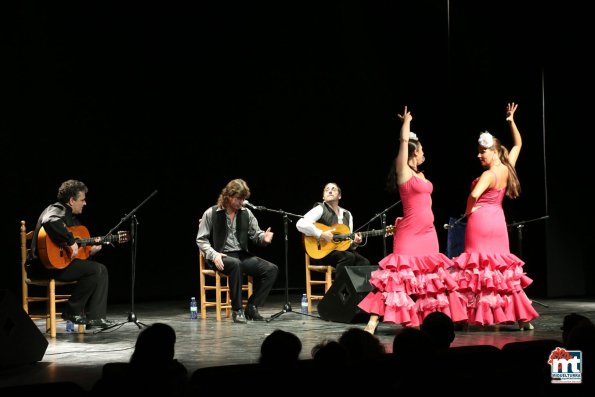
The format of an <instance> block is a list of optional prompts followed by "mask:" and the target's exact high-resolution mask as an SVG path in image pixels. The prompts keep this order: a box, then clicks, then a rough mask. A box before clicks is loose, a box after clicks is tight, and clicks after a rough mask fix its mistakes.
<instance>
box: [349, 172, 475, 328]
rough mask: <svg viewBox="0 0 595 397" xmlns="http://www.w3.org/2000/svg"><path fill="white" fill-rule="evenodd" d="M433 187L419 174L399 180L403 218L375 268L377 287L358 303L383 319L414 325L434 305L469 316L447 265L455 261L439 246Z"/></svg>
mask: <svg viewBox="0 0 595 397" xmlns="http://www.w3.org/2000/svg"><path fill="white" fill-rule="evenodd" d="M432 190H433V186H432V183H431V182H429V181H425V180H423V179H421V178H418V177H417V176H415V175H414V176H413V177H412V178H411V179H409V180H408V181H407V182H405V183H404V184H402V185H400V186H399V194H400V196H401V200H402V203H403V218H397V220H396V222H395V234H394V240H393V253H391V254H390V255H388V256H387V257H385V258H383V259H382V260H381V261H380V262H379V268H378V270H376V271H374V272H372V274H371V278H370V283H371V284H372V285H373V286H374V287H375V288H374V290H373V291H372V292H370V293H369V294H368V295H367V296H366V297H365V298H364V299H363V300H362V301H361V302H360V303H359V305H358V306H359V307H360V308H361V309H362V310H364V311H366V312H368V313H373V314H377V315H379V316H382V317H383V321H384V322H390V323H397V324H401V325H403V326H406V327H415V326H419V325H420V324H421V322H422V321H423V319H424V318H425V317H426V316H427V315H428V314H429V313H431V312H435V311H440V312H444V313H446V314H447V315H449V316H450V317H451V318H452V320H453V321H455V322H457V321H464V320H467V310H466V308H465V305H464V301H463V299H462V297H461V296H460V295H459V294H458V293H457V292H456V291H457V288H458V285H457V283H456V281H455V279H454V278H453V277H452V276H451V274H450V273H449V271H448V269H449V268H450V267H451V266H452V265H453V262H452V261H451V260H450V259H449V258H448V257H447V256H446V255H444V254H442V253H440V252H439V245H438V236H437V234H436V229H435V227H434V213H433V212H432V197H431V194H432Z"/></svg>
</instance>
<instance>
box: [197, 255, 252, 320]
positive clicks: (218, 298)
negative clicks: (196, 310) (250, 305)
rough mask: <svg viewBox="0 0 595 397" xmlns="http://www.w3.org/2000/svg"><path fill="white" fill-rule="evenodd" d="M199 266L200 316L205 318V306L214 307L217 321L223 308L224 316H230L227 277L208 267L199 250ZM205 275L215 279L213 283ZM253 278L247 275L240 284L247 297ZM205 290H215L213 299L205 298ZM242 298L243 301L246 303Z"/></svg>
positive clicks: (250, 291) (250, 292)
mask: <svg viewBox="0 0 595 397" xmlns="http://www.w3.org/2000/svg"><path fill="white" fill-rule="evenodd" d="M199 257H200V259H199V266H200V318H202V319H206V318H207V307H215V316H216V318H217V321H221V311H222V310H223V309H225V317H227V318H229V317H230V316H231V297H230V294H229V277H228V276H227V275H225V274H223V273H221V272H219V271H216V270H213V269H210V268H209V266H208V265H207V260H206V259H205V256H204V254H203V253H202V252H200V251H199ZM207 276H208V277H213V278H214V279H215V284H214V285H213V284H212V283H210V284H209V283H207ZM252 290H253V279H252V276H248V281H247V283H245V284H243V285H242V292H244V291H245V292H247V297H248V298H249V297H250V295H252ZM207 291H215V297H214V300H207ZM246 302H247V299H246V300H243V303H246Z"/></svg>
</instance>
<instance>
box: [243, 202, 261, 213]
mask: <svg viewBox="0 0 595 397" xmlns="http://www.w3.org/2000/svg"><path fill="white" fill-rule="evenodd" d="M244 207H248V208H250V209H251V210H252V211H255V210H261V209H262V207H261V206H260V205H254V204H252V203H251V202H249V201H248V200H244Z"/></svg>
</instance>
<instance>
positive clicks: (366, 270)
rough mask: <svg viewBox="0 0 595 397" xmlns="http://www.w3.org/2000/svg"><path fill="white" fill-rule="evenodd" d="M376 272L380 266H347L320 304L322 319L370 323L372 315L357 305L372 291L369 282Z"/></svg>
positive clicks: (319, 309) (319, 311)
mask: <svg viewBox="0 0 595 397" xmlns="http://www.w3.org/2000/svg"><path fill="white" fill-rule="evenodd" d="M374 270H378V266H345V267H344V268H343V271H342V272H341V273H340V274H339V275H338V276H337V278H336V279H335V281H333V285H332V286H331V287H330V288H329V290H328V291H327V293H326V294H325V295H324V298H322V300H321V301H320V302H318V314H319V315H320V318H322V319H323V320H327V321H334V322H338V323H364V322H368V318H369V317H370V315H369V314H368V313H366V312H363V311H362V310H361V309H360V308H358V307H357V304H358V303H360V302H361V301H362V299H364V297H365V296H366V295H367V294H368V292H370V291H372V285H371V284H370V282H369V281H368V280H370V274H371V273H372V272H373V271H374Z"/></svg>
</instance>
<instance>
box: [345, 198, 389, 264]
mask: <svg viewBox="0 0 595 397" xmlns="http://www.w3.org/2000/svg"><path fill="white" fill-rule="evenodd" d="M400 203H401V200H399V201H397V202H396V203H394V204H392V205H391V206H390V207H388V208H386V209H384V210H383V211H382V212H379V213H378V214H376V215H374V216H373V217H372V219H370V220H369V221H368V222H366V223H364V224H363V225H361V226H360V227H359V228H358V229H357V230H356V231H355V232H354V233H357V232H359V231H360V230H362V229H363V228H364V227H366V226H368V225H369V224H370V223H372V222H373V221H374V219H376V218H378V217H381V218H380V224H381V227H382V230H386V213H387V212H388V211H390V210H391V209H392V208H393V207H395V206H396V205H398V204H400ZM382 244H383V247H384V256H386V239H385V238H383V239H382Z"/></svg>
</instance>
